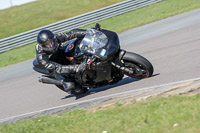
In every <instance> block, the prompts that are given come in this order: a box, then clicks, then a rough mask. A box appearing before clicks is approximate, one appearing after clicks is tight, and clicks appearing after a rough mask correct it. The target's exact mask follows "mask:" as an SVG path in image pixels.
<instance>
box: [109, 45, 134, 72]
mask: <svg viewBox="0 0 200 133" xmlns="http://www.w3.org/2000/svg"><path fill="white" fill-rule="evenodd" d="M125 54H126V51H125V50H123V49H120V51H119V53H118V55H117V57H116V58H115V59H114V61H113V62H111V64H112V66H114V67H115V68H117V69H119V70H121V71H122V72H123V73H128V74H132V73H134V71H133V70H130V69H128V68H126V67H124V63H123V62H122V61H123V60H122V58H123V56H124V55H125Z"/></svg>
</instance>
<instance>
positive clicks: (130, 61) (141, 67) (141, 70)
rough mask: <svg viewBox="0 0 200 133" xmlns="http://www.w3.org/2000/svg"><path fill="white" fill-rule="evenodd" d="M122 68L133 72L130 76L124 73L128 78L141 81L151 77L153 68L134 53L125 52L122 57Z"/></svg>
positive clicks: (144, 59)
mask: <svg viewBox="0 0 200 133" xmlns="http://www.w3.org/2000/svg"><path fill="white" fill-rule="evenodd" d="M122 61H123V64H124V67H126V68H128V69H130V70H132V71H133V73H132V74H128V73H124V74H126V75H128V76H130V77H133V78H138V79H143V78H147V77H151V76H152V74H153V71H154V69H153V66H152V64H151V63H150V62H149V61H148V60H147V59H146V58H144V57H142V56H141V55H138V54H136V53H131V52H126V54H125V55H124V57H123V58H122Z"/></svg>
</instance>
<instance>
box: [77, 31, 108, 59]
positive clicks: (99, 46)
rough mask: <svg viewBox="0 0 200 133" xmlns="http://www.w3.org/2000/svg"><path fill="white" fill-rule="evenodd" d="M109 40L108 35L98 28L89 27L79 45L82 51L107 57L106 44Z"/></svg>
mask: <svg viewBox="0 0 200 133" xmlns="http://www.w3.org/2000/svg"><path fill="white" fill-rule="evenodd" d="M107 42H108V38H107V36H106V35H105V34H104V33H103V32H101V31H98V30H96V29H90V28H89V29H87V31H86V35H85V37H84V38H83V40H82V41H81V43H80V45H79V49H80V51H81V52H82V53H89V54H92V55H96V56H98V57H103V58H105V57H106V49H104V46H106V44H107Z"/></svg>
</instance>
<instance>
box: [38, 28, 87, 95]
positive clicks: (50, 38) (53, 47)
mask: <svg viewBox="0 0 200 133" xmlns="http://www.w3.org/2000/svg"><path fill="white" fill-rule="evenodd" d="M85 33H86V31H85V30H82V29H74V30H71V31H70V32H68V33H58V34H54V33H53V32H51V31H50V30H42V31H40V32H39V33H38V35H37V45H36V58H37V60H38V63H39V64H40V65H42V66H43V67H44V69H46V70H48V71H49V72H50V73H52V74H53V76H54V77H55V78H56V79H57V80H59V81H61V83H62V85H63V87H64V88H63V90H64V91H66V92H68V93H70V92H71V90H72V89H75V88H80V86H78V85H76V84H75V83H74V82H73V81H72V80H71V79H70V77H68V78H66V75H70V74H75V73H79V72H82V71H84V70H85V69H86V63H81V64H80V65H68V64H69V63H70V61H71V60H68V61H67V59H66V58H65V59H64V52H63V47H64V46H63V45H62V43H63V42H66V41H69V40H72V39H75V38H77V39H82V38H83V37H84V36H85ZM63 59H64V60H63ZM68 59H73V58H68ZM62 75H65V78H64V77H63V76H62Z"/></svg>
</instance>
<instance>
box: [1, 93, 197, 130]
mask: <svg viewBox="0 0 200 133" xmlns="http://www.w3.org/2000/svg"><path fill="white" fill-rule="evenodd" d="M199 100H200V95H196V96H172V97H169V98H162V97H157V98H151V99H148V101H140V102H134V103H132V104H127V105H121V104H115V105H114V106H111V107H108V108H104V109H100V110H97V111H96V112H88V111H84V110H75V111H72V112H68V113H65V114H62V115H48V116H44V117H40V118H37V119H33V120H21V121H18V122H16V123H12V124H7V125H0V131H1V133H30V132H34V133H35V132H42V133H54V132H59V133H66V132H67V133H102V132H103V131H107V132H108V133H132V132H134V133H147V132H148V133H161V132H164V133H197V132H199V131H200V126H199V125H200V113H199V110H200V102H199Z"/></svg>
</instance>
